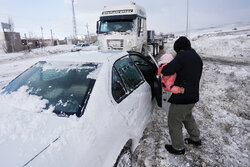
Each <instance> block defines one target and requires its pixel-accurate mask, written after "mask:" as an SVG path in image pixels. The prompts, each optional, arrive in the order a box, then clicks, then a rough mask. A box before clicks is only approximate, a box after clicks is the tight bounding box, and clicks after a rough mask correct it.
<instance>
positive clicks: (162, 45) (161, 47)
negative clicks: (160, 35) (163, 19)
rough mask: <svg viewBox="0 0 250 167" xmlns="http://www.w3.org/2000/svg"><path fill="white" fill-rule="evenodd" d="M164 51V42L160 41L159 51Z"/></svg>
mask: <svg viewBox="0 0 250 167" xmlns="http://www.w3.org/2000/svg"><path fill="white" fill-rule="evenodd" d="M162 49H164V42H163V41H162V44H161V46H160V50H162Z"/></svg>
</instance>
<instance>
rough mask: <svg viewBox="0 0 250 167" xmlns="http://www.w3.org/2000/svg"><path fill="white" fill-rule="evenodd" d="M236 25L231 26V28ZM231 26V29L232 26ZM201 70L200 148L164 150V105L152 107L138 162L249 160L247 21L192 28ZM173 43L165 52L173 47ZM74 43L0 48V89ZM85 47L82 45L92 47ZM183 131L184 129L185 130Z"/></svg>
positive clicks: (148, 165) (144, 165)
mask: <svg viewBox="0 0 250 167" xmlns="http://www.w3.org/2000/svg"><path fill="white" fill-rule="evenodd" d="M235 28H236V29H235ZM233 29H234V30H233ZM191 42H192V46H193V48H194V49H196V50H197V52H198V53H199V54H200V55H201V56H202V59H203V63H204V68H203V69H204V70H203V75H202V79H201V89H200V101H199V102H198V103H197V105H196V106H195V109H194V116H195V118H196V121H197V123H198V125H199V127H200V130H201V138H202V142H203V145H202V147H201V148H194V147H192V146H187V148H186V150H187V152H186V154H185V155H183V156H174V155H171V154H169V153H168V152H167V151H166V150H165V148H164V145H165V144H167V143H169V142H170V136H169V133H168V126H167V115H166V113H165V111H163V110H162V109H160V108H156V109H155V112H154V114H153V116H152V119H151V122H150V123H149V124H148V126H147V128H146V130H145V131H144V136H143V138H142V139H141V142H140V145H139V146H138V147H137V149H136V151H135V153H134V155H133V156H134V163H135V165H136V166H138V167H168V166H171V167H173V166H174V167H181V166H183V167H189V166H190V167H193V166H202V167H205V166H225V167H228V166H239V167H248V166H250V93H249V91H250V86H249V85H250V25H249V24H248V25H245V24H244V25H241V24H239V25H238V24H235V25H227V26H221V27H214V28H210V29H204V30H199V31H196V32H193V33H192V34H191ZM172 46H173V42H172V43H168V44H166V47H165V50H166V52H172ZM72 47H73V46H72V45H71V46H67V45H64V46H56V47H46V48H45V50H41V49H36V50H32V52H30V53H24V52H21V53H13V54H0V89H1V88H2V87H4V86H5V85H6V84H7V83H8V82H10V81H11V80H12V79H13V78H15V77H16V76H17V75H19V74H20V73H21V72H23V71H24V70H25V69H27V68H28V67H30V66H31V65H33V64H34V63H35V62H37V61H39V60H40V58H41V57H46V56H48V57H49V56H51V55H53V54H57V53H67V52H70V49H71V48H72ZM95 49H96V47H93V46H92V47H87V48H86V50H95ZM184 136H187V132H186V131H185V130H184Z"/></svg>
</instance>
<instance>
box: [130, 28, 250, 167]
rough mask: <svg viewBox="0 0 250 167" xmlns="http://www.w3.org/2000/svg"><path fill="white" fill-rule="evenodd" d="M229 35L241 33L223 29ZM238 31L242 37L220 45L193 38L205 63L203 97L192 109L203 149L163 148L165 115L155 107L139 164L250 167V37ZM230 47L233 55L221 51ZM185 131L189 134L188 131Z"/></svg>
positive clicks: (136, 161)
mask: <svg viewBox="0 0 250 167" xmlns="http://www.w3.org/2000/svg"><path fill="white" fill-rule="evenodd" d="M243 32H246V31H243ZM249 32H250V31H249V30H247V33H249ZM222 34H223V33H219V35H222ZM228 34H230V35H239V33H238V32H236V33H235V34H233V33H231V32H230V33H224V35H228ZM240 35H241V37H239V38H238V37H237V38H235V37H230V39H233V40H228V37H227V36H224V37H220V39H219V41H220V42H219V45H218V40H214V39H209V38H200V39H199V40H197V41H195V46H194V48H195V49H196V50H198V51H199V52H198V53H199V54H200V55H201V57H202V59H203V63H204V67H203V75H202V78H201V86H200V87H201V89H200V101H199V102H198V103H197V104H196V106H195V108H194V117H195V118H196V121H197V124H198V126H199V128H200V130H201V138H202V142H203V145H202V147H201V148H194V147H193V146H189V145H186V150H187V152H186V154H185V155H184V156H174V155H171V154H169V153H168V152H167V151H166V150H165V148H164V145H165V144H167V143H169V142H170V136H169V132H168V125H167V115H166V113H165V111H163V110H162V109H160V108H156V109H155V111H154V113H153V116H152V120H151V122H150V123H149V124H148V126H147V129H146V130H145V131H144V136H143V138H142V140H141V142H140V145H139V146H138V147H137V149H136V151H135V153H134V164H135V166H138V167H169V166H170V167H189V166H190V167H194V166H202V167H206V166H222V167H228V166H234V167H248V166H250V63H249V62H250V57H249V56H250V45H249V46H247V47H246V43H249V42H250V39H249V38H248V37H246V36H242V34H240ZM211 36H212V38H213V37H214V36H215V35H211ZM215 37H216V38H217V36H215ZM238 41H243V42H242V43H241V42H238ZM191 42H192V41H191ZM193 43H194V42H193ZM225 43H228V45H225ZM229 43H230V44H229ZM201 44H204V45H201ZM217 45H218V46H217ZM232 45H233V47H234V48H237V50H232V51H231V52H230V53H231V54H229V55H226V53H223V52H221V50H219V49H218V48H223V47H224V48H223V49H225V50H231V49H232V48H231V47H232ZM172 46H173V43H168V44H167V45H166V51H167V52H171V51H172ZM211 46H213V48H210V47H211ZM227 47H228V48H227ZM243 53H244V55H243ZM239 55H240V56H239ZM183 132H184V137H187V136H188V135H187V132H186V130H183Z"/></svg>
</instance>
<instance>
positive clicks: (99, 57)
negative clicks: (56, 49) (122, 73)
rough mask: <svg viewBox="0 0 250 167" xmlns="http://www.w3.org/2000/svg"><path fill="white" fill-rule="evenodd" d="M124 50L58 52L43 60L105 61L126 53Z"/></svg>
mask: <svg viewBox="0 0 250 167" xmlns="http://www.w3.org/2000/svg"><path fill="white" fill-rule="evenodd" d="M127 54H128V53H127V52H124V51H87V52H86V51H85V52H74V53H64V54H58V55H55V56H52V57H49V58H45V61H47V62H50V61H57V62H60V61H61V62H74V63H85V62H93V63H94V62H95V63H105V62H106V61H108V60H116V59H118V58H120V57H122V56H125V55H127Z"/></svg>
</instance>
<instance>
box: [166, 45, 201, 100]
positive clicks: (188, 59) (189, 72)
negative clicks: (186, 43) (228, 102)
mask: <svg viewBox="0 0 250 167" xmlns="http://www.w3.org/2000/svg"><path fill="white" fill-rule="evenodd" d="M202 67H203V63H202V60H201V58H200V56H199V55H198V54H197V53H196V51H195V50H194V49H188V50H185V51H180V52H178V53H177V55H176V57H175V58H174V60H172V61H171V62H170V63H169V64H168V65H166V66H165V67H164V68H163V69H162V72H161V73H162V74H163V75H166V76H169V75H173V74H174V73H177V78H176V80H175V83H174V85H176V86H179V87H184V88H185V92H184V94H172V95H171V97H170V98H169V100H168V102H170V103H174V104H192V103H196V102H198V101H199V83H200V78H201V73H202Z"/></svg>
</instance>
